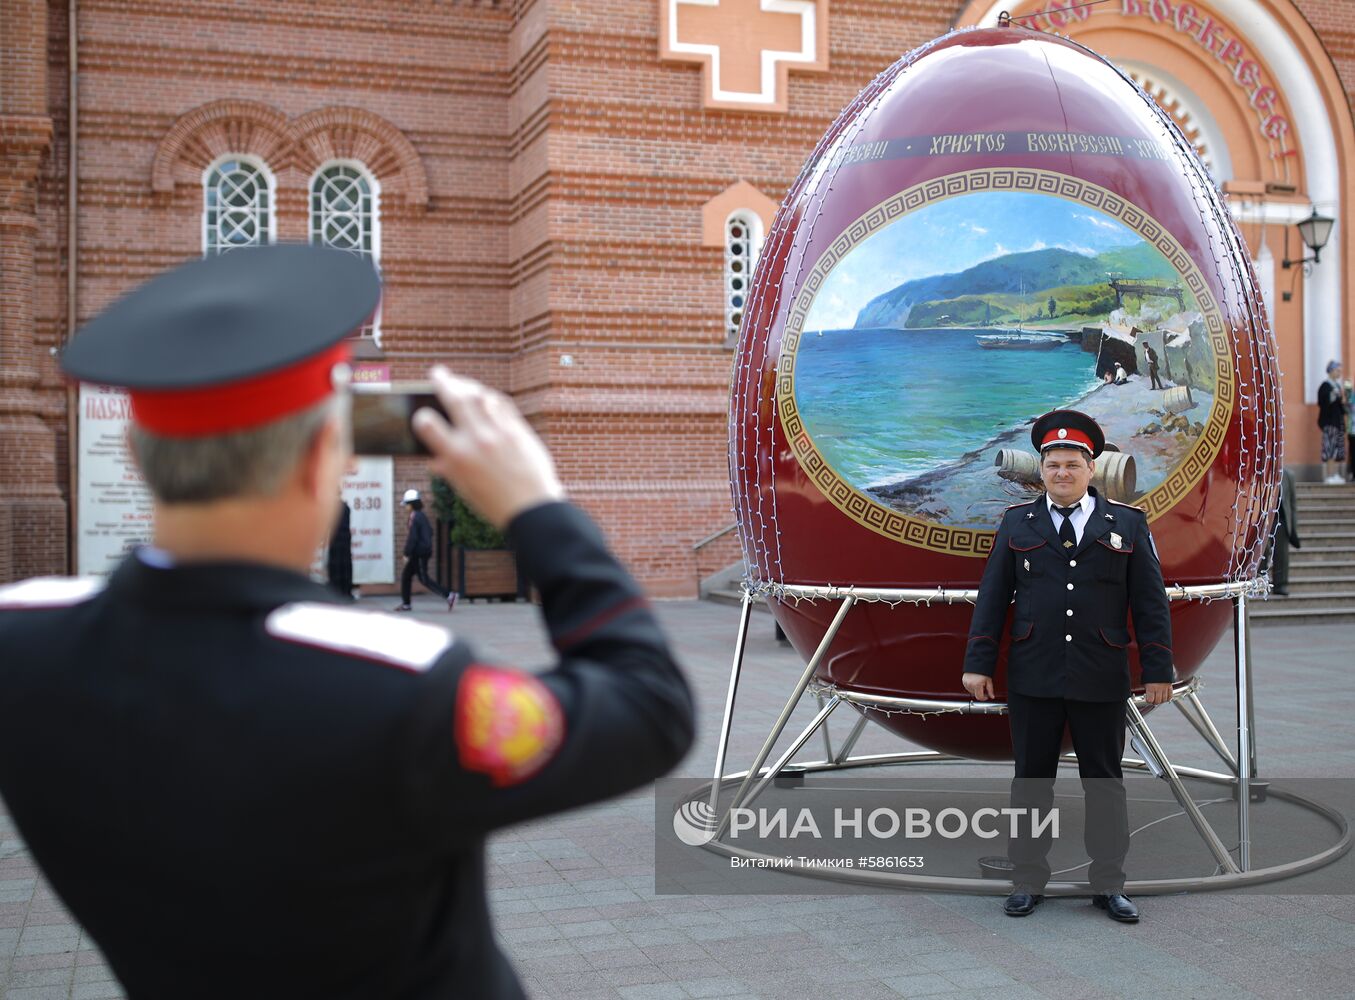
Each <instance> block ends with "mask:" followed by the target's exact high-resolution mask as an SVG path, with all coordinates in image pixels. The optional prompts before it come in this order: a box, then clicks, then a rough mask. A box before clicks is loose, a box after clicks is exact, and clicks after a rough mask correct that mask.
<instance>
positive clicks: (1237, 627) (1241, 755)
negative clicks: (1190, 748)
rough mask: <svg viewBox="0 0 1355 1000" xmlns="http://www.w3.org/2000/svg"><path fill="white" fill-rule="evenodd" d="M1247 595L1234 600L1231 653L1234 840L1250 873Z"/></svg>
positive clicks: (1249, 692) (1249, 695)
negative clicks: (1234, 697) (1234, 723)
mask: <svg viewBox="0 0 1355 1000" xmlns="http://www.w3.org/2000/svg"><path fill="white" fill-rule="evenodd" d="M1248 638H1249V636H1248V635H1247V595H1246V594H1238V595H1237V596H1236V597H1235V598H1233V651H1234V653H1235V654H1236V661H1237V662H1236V666H1237V760H1238V765H1239V766H1238V769H1237V838H1238V861H1239V862H1240V864H1241V866H1242V870H1243V871H1244V872H1245V871H1249V870H1250V869H1251V774H1252V768H1251V764H1252V746H1251V721H1252V708H1251V671H1250V670H1249V669H1248V667H1249V666H1250V665H1251V650H1250V649H1249V648H1248V643H1247V639H1248Z"/></svg>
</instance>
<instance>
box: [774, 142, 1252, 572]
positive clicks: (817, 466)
mask: <svg viewBox="0 0 1355 1000" xmlns="http://www.w3.org/2000/svg"><path fill="white" fill-rule="evenodd" d="M993 191H1012V192H1018V193H1021V194H1046V195H1053V196H1054V197H1057V198H1064V199H1066V200H1068V201H1075V202H1077V203H1078V204H1081V205H1086V206H1088V207H1089V208H1094V209H1096V210H1097V211H1099V212H1103V213H1105V214H1106V215H1108V216H1110V217H1111V218H1113V219H1116V220H1118V221H1119V222H1121V223H1122V224H1124V225H1125V226H1126V227H1128V228H1129V229H1132V230H1133V231H1134V232H1136V233H1138V234H1139V235H1140V236H1141V237H1143V239H1144V240H1146V241H1147V242H1148V243H1151V244H1152V245H1153V246H1154V247H1156V248H1157V250H1158V251H1160V252H1161V253H1162V255H1163V256H1164V257H1166V258H1167V260H1168V261H1170V262H1171V265H1172V267H1174V268H1175V269H1176V271H1177V273H1178V274H1179V275H1180V276H1181V280H1182V281H1183V282H1184V283H1185V285H1186V287H1187V288H1189V289H1190V291H1191V293H1192V294H1193V295H1194V296H1195V301H1196V303H1197V304H1198V305H1199V307H1200V314H1201V315H1202V316H1203V317H1204V322H1205V329H1206V331H1207V333H1208V335H1209V342H1210V346H1211V347H1212V348H1213V351H1214V358H1215V371H1214V374H1215V379H1216V382H1217V388H1216V392H1215V395H1214V406H1213V408H1212V409H1211V410H1210V412H1209V419H1208V420H1207V421H1206V422H1205V425H1204V430H1203V431H1202V432H1201V433H1200V436H1199V438H1198V439H1197V440H1196V442H1195V445H1194V447H1193V448H1191V450H1190V451H1189V452H1188V453H1187V454H1186V456H1185V457H1184V458H1182V459H1181V460H1180V461H1179V462H1177V463H1176V465H1175V466H1174V467H1173V468H1172V470H1171V472H1169V473H1168V474H1167V477H1166V478H1165V479H1164V480H1163V481H1162V482H1161V483H1159V484H1158V485H1157V486H1155V487H1153V488H1152V489H1151V490H1149V491H1148V492H1147V493H1145V494H1143V496H1141V497H1139V498H1138V501H1137V506H1140V507H1143V508H1145V509H1146V510H1147V511H1148V519H1149V521H1150V522H1151V521H1153V520H1156V519H1157V518H1158V517H1161V516H1162V515H1163V514H1165V513H1166V512H1167V511H1168V510H1170V509H1171V508H1172V507H1173V506H1174V505H1175V504H1176V502H1177V501H1178V500H1180V499H1181V498H1182V497H1184V496H1185V495H1186V494H1187V493H1189V492H1190V491H1191V490H1192V489H1193V488H1194V487H1195V484H1196V483H1198V482H1199V481H1200V479H1201V477H1203V475H1204V473H1205V471H1206V470H1207V469H1208V468H1209V467H1210V465H1212V464H1213V461H1214V458H1215V456H1216V455H1218V453H1219V449H1220V448H1221V447H1222V446H1223V441H1224V438H1225V437H1226V436H1227V431H1228V423H1229V421H1230V420H1231V419H1232V413H1233V406H1234V405H1235V401H1236V398H1237V392H1236V388H1237V387H1236V384H1235V381H1234V377H1233V356H1232V345H1231V344H1230V343H1229V341H1228V332H1227V329H1226V328H1225V326H1224V322H1223V316H1222V314H1221V313H1220V312H1219V307H1218V303H1217V302H1216V301H1215V300H1214V297H1213V295H1212V294H1210V291H1209V288H1208V286H1207V285H1206V284H1205V281H1204V276H1203V275H1202V274H1201V273H1200V269H1199V268H1198V267H1197V266H1196V264H1195V262H1194V261H1193V260H1192V259H1191V258H1190V255H1189V254H1187V253H1186V252H1185V250H1184V249H1182V247H1181V244H1179V243H1178V242H1177V241H1176V239H1175V238H1174V237H1173V236H1172V235H1171V234H1170V233H1169V232H1167V230H1166V229H1164V228H1163V227H1162V226H1161V225H1159V224H1158V223H1157V222H1156V221H1155V220H1154V219H1153V218H1152V217H1151V216H1149V215H1148V214H1147V213H1146V212H1144V211H1143V210H1142V209H1140V208H1139V207H1138V206H1136V205H1134V204H1132V203H1131V202H1129V201H1127V200H1125V199H1124V198H1122V197H1121V196H1119V195H1117V194H1115V193H1114V192H1113V191H1110V190H1108V189H1106V188H1103V187H1100V186H1099V185H1096V184H1092V183H1089V182H1088V181H1084V180H1081V179H1079V178H1077V177H1070V176H1068V175H1067V174H1060V173H1056V172H1055V171H1052V170H1032V169H1024V168H1017V167H990V168H985V169H982V170H966V171H963V172H961V173H955V174H947V175H945V176H944V177H936V178H933V179H932V180H929V181H924V182H923V183H921V184H916V185H914V186H913V187H910V188H908V189H907V190H905V191H900V192H899V193H898V194H896V195H894V196H893V197H892V198H890V199H888V200H887V201H884V202H882V203H881V204H879V205H876V206H875V207H874V208H872V209H871V210H870V211H868V212H866V213H865V214H864V215H862V216H861V217H860V218H858V219H857V220H856V221H855V222H853V223H852V224H851V225H850V226H848V227H847V229H846V230H845V231H844V232H843V233H842V234H841V235H840V236H838V238H837V239H836V240H834V241H833V244H832V246H830V247H829V248H828V249H827V250H825V251H824V252H823V255H822V256H820V257H819V259H818V261H817V262H816V263H815V264H814V269H813V270H812V271H811V272H810V274H809V277H808V278H807V279H806V280H805V283H804V286H803V287H802V288H801V289H800V293H799V295H798V296H796V300H795V304H794V306H793V307H792V308H791V312H790V316H789V317H788V318H787V320H786V327H785V332H784V335H783V337H782V341H781V353H780V357H779V358H778V360H777V375H776V407H777V412H778V413H779V414H780V417H781V428H782V430H783V432H784V433H785V435H786V440H787V441H789V442H790V446H791V451H792V453H793V454H794V455H795V458H796V460H797V461H798V462H799V463H800V466H801V468H803V469H804V471H805V473H806V475H808V476H809V478H810V480H811V481H812V482H813V483H814V484H815V485H816V486H817V487H818V488H819V490H820V492H822V493H823V495H824V496H825V497H827V498H828V500H829V501H830V502H831V503H832V504H833V506H834V507H836V508H837V509H838V510H840V511H842V513H844V514H846V515H847V516H848V517H850V518H851V519H852V520H853V521H855V522H857V523H858V524H860V525H863V526H864V527H867V528H869V529H871V530H872V531H875V532H878V533H879V534H881V535H884V536H885V537H886V538H892V539H894V540H895V541H897V542H902V543H904V544H905V545H914V546H917V547H918V548H923V549H928V550H930V551H932V552H942V553H945V554H947V555H958V556H986V555H987V554H988V552H989V550H990V549H991V548H992V547H993V538H994V537H996V535H997V532H996V531H989V530H985V529H977V528H960V527H950V526H948V525H944V524H936V523H935V522H932V521H924V520H923V519H921V518H917V517H911V516H909V515H907V514H903V513H901V512H899V511H896V510H893V509H891V508H889V507H886V506H884V505H883V504H881V503H878V502H876V501H874V500H871V499H870V498H868V497H866V496H865V495H863V494H862V493H860V492H858V491H857V490H856V489H854V488H853V487H852V486H851V485H850V484H849V483H848V482H847V481H846V480H845V479H843V478H842V476H841V475H840V474H839V473H838V471H837V470H836V469H834V468H833V466H832V465H831V464H830V463H829V462H828V460H827V459H825V458H824V457H823V455H822V454H820V452H819V450H818V448H817V447H815V445H814V442H813V439H811V438H810V436H809V432H808V431H807V430H806V429H805V426H804V421H803V420H802V419H801V418H800V412H799V408H798V407H797V406H796V404H795V360H796V352H797V350H798V349H799V346H800V336H801V334H802V333H803V332H804V324H805V318H806V317H807V316H808V315H809V310H810V307H811V306H812V305H813V304H814V299H815V297H816V296H817V295H818V292H819V289H820V288H821V287H822V285H823V281H824V279H825V278H827V277H828V274H829V272H830V271H832V269H833V268H834V267H836V266H837V264H838V262H839V261H841V260H842V259H843V258H844V257H846V256H847V254H849V253H850V252H851V251H852V250H853V249H854V248H855V247H856V246H857V245H858V244H860V243H861V242H862V241H864V240H865V239H866V238H868V237H870V236H872V235H874V234H875V233H876V232H877V231H879V230H880V229H881V228H883V227H884V226H886V225H888V224H889V223H891V222H893V221H894V220H895V219H897V218H899V217H901V216H903V215H907V214H908V213H909V212H913V211H916V210H917V209H919V208H922V207H923V206H925V205H929V204H933V203H935V202H939V201H945V200H946V199H949V198H955V197H958V196H960V195H965V194H976V193H979V192H993Z"/></svg>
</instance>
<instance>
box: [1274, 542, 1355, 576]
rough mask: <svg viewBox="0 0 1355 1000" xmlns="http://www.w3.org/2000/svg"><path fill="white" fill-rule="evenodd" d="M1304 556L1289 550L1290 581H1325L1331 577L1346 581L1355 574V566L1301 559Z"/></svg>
mask: <svg viewBox="0 0 1355 1000" xmlns="http://www.w3.org/2000/svg"><path fill="white" fill-rule="evenodd" d="M1303 555H1304V553H1302V552H1295V551H1294V550H1293V549H1290V550H1289V579H1291V580H1324V579H1328V578H1331V577H1335V578H1337V579H1344V578H1346V576H1347V574H1355V564H1352V563H1349V562H1340V561H1337V560H1329V561H1325V562H1324V561H1323V560H1321V559H1313V560H1301V558H1300V557H1302V556H1303ZM1350 579H1352V580H1355V576H1350Z"/></svg>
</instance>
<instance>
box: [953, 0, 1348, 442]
mask: <svg viewBox="0 0 1355 1000" xmlns="http://www.w3.org/2000/svg"><path fill="white" fill-rule="evenodd" d="M1077 3H1078V0H1024V2H1021V0H1017V2H997V0H971V2H970V3H969V4H967V5H966V6H965V8H964V9H963V10H962V11H961V14H960V16H959V18H958V19H957V20H956V26H957V27H967V26H990V25H996V24H997V22H998V16H999V14H1001V13H1002V12H1003V11H1007V12H1009V13H1010V14H1011V15H1012V16H1013V17H1017V18H1022V22H1023V23H1025V24H1027V25H1029V26H1031V27H1036V28H1040V29H1043V30H1048V31H1057V32H1059V33H1061V34H1064V35H1067V36H1068V37H1070V38H1073V39H1075V40H1077V41H1079V42H1081V43H1083V44H1085V45H1087V46H1088V47H1089V48H1092V49H1094V50H1095V51H1097V52H1099V53H1100V54H1102V55H1104V56H1105V57H1106V58H1108V59H1110V60H1111V61H1112V62H1114V63H1116V64H1117V65H1119V66H1120V67H1121V68H1122V69H1124V70H1125V71H1126V72H1127V73H1129V75H1131V76H1132V77H1134V79H1135V80H1136V81H1137V82H1138V83H1139V84H1140V85H1141V86H1143V87H1144V89H1145V90H1147V91H1148V92H1149V93H1150V94H1151V95H1152V96H1153V97H1154V98H1155V99H1156V100H1157V101H1158V103H1159V104H1160V105H1161V106H1162V107H1163V108H1164V109H1165V110H1167V111H1168V112H1169V113H1170V114H1172V116H1173V117H1174V118H1175V119H1176V120H1177V123H1178V124H1179V125H1181V127H1182V130H1183V132H1185V134H1186V135H1187V137H1188V138H1189V139H1190V140H1191V141H1192V142H1193V143H1194V144H1195V145H1196V148H1197V149H1199V150H1200V152H1201V154H1202V156H1203V158H1204V159H1205V161H1206V163H1207V165H1208V166H1209V168H1210V170H1211V172H1212V173H1213V174H1214V177H1215V180H1216V181H1217V182H1218V183H1219V185H1220V187H1222V188H1223V190H1224V191H1225V192H1227V193H1228V195H1229V202H1230V204H1231V206H1232V208H1233V214H1234V217H1235V218H1236V219H1237V221H1238V222H1239V224H1240V225H1241V228H1242V231H1243V235H1244V236H1245V237H1246V239H1247V242H1248V245H1249V246H1250V247H1251V249H1252V254H1253V259H1254V262H1255V264H1256V267H1257V273H1258V279H1259V281H1260V283H1261V286H1262V288H1263V289H1264V290H1266V292H1267V294H1266V299H1267V305H1268V306H1269V307H1270V310H1271V324H1272V327H1273V328H1274V330H1275V334H1276V339H1277V340H1278V342H1279V347H1280V359H1281V365H1282V368H1283V370H1284V372H1285V374H1286V375H1287V376H1288V377H1287V379H1286V381H1285V404H1286V406H1285V409H1286V427H1285V438H1286V464H1288V465H1295V466H1305V465H1312V464H1314V463H1315V460H1316V457H1317V441H1318V437H1317V429H1316V427H1315V426H1314V420H1313V413H1314V403H1315V397H1316V392H1317V387H1318V385H1319V384H1320V383H1321V382H1322V379H1323V378H1324V368H1325V365H1326V363H1327V361H1328V360H1329V359H1331V358H1333V357H1336V358H1339V357H1343V356H1345V357H1347V358H1348V357H1349V356H1350V355H1351V354H1352V342H1351V337H1350V334H1349V332H1348V331H1347V329H1346V327H1345V323H1346V317H1347V315H1348V311H1349V310H1348V303H1349V301H1350V299H1349V296H1350V294H1351V290H1352V287H1355V234H1352V232H1351V227H1350V225H1348V224H1347V220H1346V218H1345V215H1346V212H1347V210H1348V206H1349V205H1351V204H1352V203H1355V184H1353V182H1352V179H1351V175H1350V169H1349V166H1350V163H1351V160H1352V157H1353V156H1355V126H1353V125H1352V120H1351V113H1350V106H1349V103H1348V100H1347V96H1346V93H1345V90H1344V88H1343V87H1342V85H1341V81H1340V78H1339V77H1338V75H1337V72H1336V68H1335V67H1334V66H1333V65H1332V62H1331V59H1330V57H1329V56H1328V54H1327V53H1326V51H1325V50H1324V49H1323V47H1322V44H1321V41H1320V40H1319V38H1318V36H1317V34H1316V32H1315V31H1314V29H1313V27H1312V26H1311V25H1310V24H1309V23H1308V22H1307V20H1306V19H1305V18H1304V17H1303V15H1302V14H1301V13H1300V12H1299V10H1298V9H1297V8H1296V7H1295V6H1294V4H1293V3H1291V2H1288V0H1210V2H1209V3H1207V4H1206V3H1204V2H1198V3H1187V2H1180V0H1105V2H1103V3H1099V4H1094V5H1091V6H1083V7H1077V6H1076V5H1077ZM1070 8H1076V9H1070ZM1313 208H1316V209H1317V210H1318V211H1320V212H1322V213H1324V214H1327V215H1330V216H1333V217H1334V218H1335V219H1336V220H1337V225H1336V229H1335V230H1334V232H1333V235H1332V239H1331V242H1330V243H1329V244H1328V246H1327V248H1326V249H1324V250H1323V251H1322V262H1321V264H1320V265H1318V266H1316V267H1314V268H1311V269H1310V271H1309V273H1307V274H1304V273H1303V271H1302V270H1301V269H1299V268H1297V267H1295V268H1288V269H1286V268H1285V267H1284V266H1283V262H1284V261H1285V260H1286V259H1290V260H1296V259H1298V258H1301V257H1303V256H1304V255H1305V253H1306V248H1305V247H1304V246H1303V245H1302V242H1301V241H1300V240H1299V238H1298V233H1297V231H1296V230H1295V229H1294V226H1293V223H1295V222H1297V221H1298V220H1299V219H1301V218H1304V217H1305V216H1307V215H1308V214H1309V212H1310V211H1311V210H1312V209H1313Z"/></svg>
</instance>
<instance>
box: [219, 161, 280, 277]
mask: <svg viewBox="0 0 1355 1000" xmlns="http://www.w3.org/2000/svg"><path fill="white" fill-rule="evenodd" d="M273 201H274V198H273V175H272V173H271V172H270V171H269V169H268V167H267V165H266V164H264V162H263V161H262V160H259V159H257V158H256V157H252V156H234V155H230V156H223V157H220V158H219V159H217V160H216V161H215V162H213V163H212V164H211V166H209V167H208V168H207V169H206V170H205V171H204V172H203V175H202V209H203V211H202V255H203V256H204V257H211V256H213V255H215V254H219V253H225V252H226V251H227V250H235V249H238V248H239V247H256V246H261V245H263V244H265V243H272V242H273V239H274V229H273V226H274V221H273Z"/></svg>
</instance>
